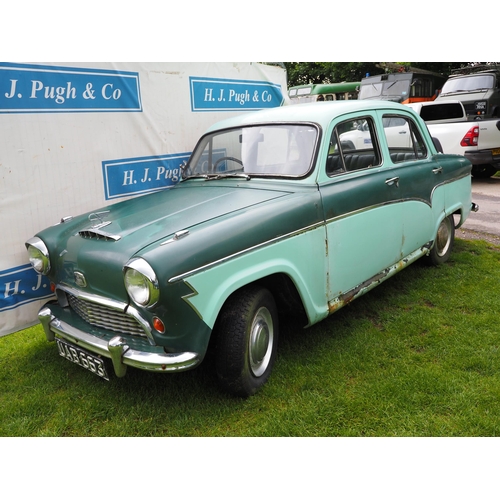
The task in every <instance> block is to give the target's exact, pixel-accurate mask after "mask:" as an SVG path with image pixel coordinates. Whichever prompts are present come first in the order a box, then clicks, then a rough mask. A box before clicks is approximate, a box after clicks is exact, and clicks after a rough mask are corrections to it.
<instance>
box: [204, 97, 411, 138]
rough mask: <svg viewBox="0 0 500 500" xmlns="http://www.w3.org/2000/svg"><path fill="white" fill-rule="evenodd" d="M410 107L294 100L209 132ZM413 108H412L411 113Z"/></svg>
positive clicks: (320, 120) (325, 120)
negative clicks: (298, 102) (300, 101)
mask: <svg viewBox="0 0 500 500" xmlns="http://www.w3.org/2000/svg"><path fill="white" fill-rule="evenodd" d="M378 109H383V110H388V111H406V112H408V111H410V108H408V107H407V106H404V105H403V104H399V103H395V102H391V101H372V100H350V101H349V100H348V101H329V102H314V103H305V104H290V105H286V106H280V107H277V108H270V109H266V110H262V111H254V112H247V113H246V114H243V115H239V116H235V117H233V118H228V119H226V120H222V121H220V122H218V123H215V124H214V125H212V126H211V127H210V128H209V129H208V132H213V131H215V130H221V129H224V128H232V127H239V126H245V125H253V124H257V123H269V122H271V123H272V122H277V123H279V122H314V123H318V124H319V125H321V126H323V127H326V126H327V125H328V124H329V123H330V122H331V121H332V119H334V118H336V117H337V116H341V115H344V114H347V113H353V112H363V111H371V110H378ZM411 112H412V110H411V111H410V113H411Z"/></svg>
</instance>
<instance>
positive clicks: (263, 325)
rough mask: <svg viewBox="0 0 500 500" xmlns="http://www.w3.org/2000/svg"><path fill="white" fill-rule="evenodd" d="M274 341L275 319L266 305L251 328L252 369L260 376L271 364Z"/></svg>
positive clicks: (250, 353) (258, 312)
mask: <svg viewBox="0 0 500 500" xmlns="http://www.w3.org/2000/svg"><path fill="white" fill-rule="evenodd" d="M273 342H274V329H273V319H272V316H271V313H270V312H269V310H268V309H266V308H265V307H261V308H260V309H259V310H258V311H257V314H256V315H255V317H254V320H253V323H252V327H251V330H250V339H249V343H250V345H249V355H250V369H251V370H252V373H253V374H254V375H255V376H256V377H260V376H261V375H262V374H263V373H264V372H265V371H266V368H267V367H268V365H269V360H270V359H271V353H272V347H273Z"/></svg>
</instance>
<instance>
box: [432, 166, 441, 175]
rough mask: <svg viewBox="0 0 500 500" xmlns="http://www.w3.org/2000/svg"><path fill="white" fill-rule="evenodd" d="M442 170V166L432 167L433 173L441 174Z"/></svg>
mask: <svg viewBox="0 0 500 500" xmlns="http://www.w3.org/2000/svg"><path fill="white" fill-rule="evenodd" d="M442 172H443V167H438V168H433V169H432V173H433V174H441V173H442Z"/></svg>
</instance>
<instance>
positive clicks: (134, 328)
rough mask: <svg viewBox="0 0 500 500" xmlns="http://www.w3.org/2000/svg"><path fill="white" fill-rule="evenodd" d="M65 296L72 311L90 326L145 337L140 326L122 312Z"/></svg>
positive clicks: (71, 296) (69, 295)
mask: <svg viewBox="0 0 500 500" xmlns="http://www.w3.org/2000/svg"><path fill="white" fill-rule="evenodd" d="M67 296H68V301H69V305H70V306H71V308H72V309H73V311H75V312H76V313H77V314H78V316H80V317H81V318H82V319H83V320H84V321H86V322H87V323H89V324H90V325H92V326H96V327H99V328H104V329H106V330H112V331H113V332H117V333H122V334H129V335H139V336H141V337H145V336H146V334H145V333H144V330H143V329H142V328H141V325H140V324H139V323H138V322H137V321H136V320H135V319H134V318H132V317H131V316H128V315H127V314H125V313H124V312H122V311H117V310H116V309H112V308H110V307H107V306H103V305H101V304H96V303H95V302H89V301H87V300H82V299H81V298H78V297H75V296H74V295H71V294H70V293H68V294H67Z"/></svg>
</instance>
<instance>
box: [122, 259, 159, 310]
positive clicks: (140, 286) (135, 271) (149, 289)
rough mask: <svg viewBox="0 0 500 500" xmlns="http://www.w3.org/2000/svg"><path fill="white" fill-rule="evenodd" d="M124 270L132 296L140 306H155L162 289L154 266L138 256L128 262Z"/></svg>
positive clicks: (125, 279) (127, 287) (127, 286)
mask: <svg viewBox="0 0 500 500" xmlns="http://www.w3.org/2000/svg"><path fill="white" fill-rule="evenodd" d="M123 270H124V273H125V274H124V281H125V288H126V289H127V293H128V294H129V296H130V298H131V299H132V300H133V301H134V302H135V303H136V304H137V305H139V306H142V307H151V306H154V305H155V304H156V303H157V302H158V299H159V298H160V290H159V287H158V279H157V278H156V274H155V272H154V271H153V268H152V267H151V266H150V265H149V264H148V263H147V262H146V261H145V260H144V259H141V258H137V259H132V260H131V261H130V262H127V264H126V265H125V267H124V268H123Z"/></svg>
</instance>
